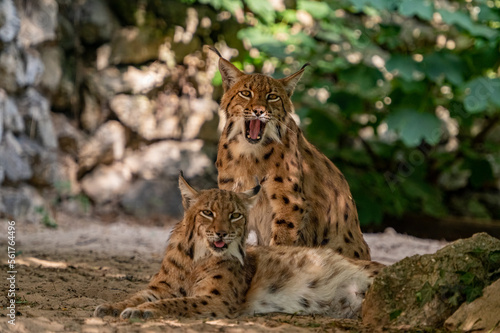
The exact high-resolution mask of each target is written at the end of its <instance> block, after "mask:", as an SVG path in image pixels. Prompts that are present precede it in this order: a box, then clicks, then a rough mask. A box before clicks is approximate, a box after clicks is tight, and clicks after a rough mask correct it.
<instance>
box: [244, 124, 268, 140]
mask: <svg viewBox="0 0 500 333" xmlns="http://www.w3.org/2000/svg"><path fill="white" fill-rule="evenodd" d="M265 127H266V123H265V122H262V121H260V120H259V119H253V120H247V121H245V137H246V139H247V141H248V142H250V143H257V142H259V141H260V140H261V139H262V133H263V132H264V128H265Z"/></svg>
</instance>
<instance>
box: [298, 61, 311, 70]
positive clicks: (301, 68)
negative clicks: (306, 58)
mask: <svg viewBox="0 0 500 333" xmlns="http://www.w3.org/2000/svg"><path fill="white" fill-rule="evenodd" d="M307 66H311V63H310V62H306V63H305V64H304V65H303V66H302V67H300V70H303V69H304V68H306V67H307Z"/></svg>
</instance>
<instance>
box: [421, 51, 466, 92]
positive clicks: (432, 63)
mask: <svg viewBox="0 0 500 333" xmlns="http://www.w3.org/2000/svg"><path fill="white" fill-rule="evenodd" d="M422 68H423V71H424V73H425V74H426V75H427V76H428V77H429V78H430V79H431V80H433V81H435V82H436V81H438V79H439V77H441V76H444V77H446V78H447V79H448V81H450V82H451V83H452V84H454V85H462V84H463V82H464V78H463V72H464V68H463V65H462V62H461V60H460V58H458V57H457V56H456V55H453V54H449V53H431V54H430V55H428V56H425V57H424V60H423V61H422Z"/></svg>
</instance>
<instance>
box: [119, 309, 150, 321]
mask: <svg viewBox="0 0 500 333" xmlns="http://www.w3.org/2000/svg"><path fill="white" fill-rule="evenodd" d="M120 317H121V318H122V319H129V318H140V319H149V318H153V317H157V315H156V311H154V310H149V309H141V308H138V307H136V308H126V309H125V310H123V312H122V313H121V314H120Z"/></svg>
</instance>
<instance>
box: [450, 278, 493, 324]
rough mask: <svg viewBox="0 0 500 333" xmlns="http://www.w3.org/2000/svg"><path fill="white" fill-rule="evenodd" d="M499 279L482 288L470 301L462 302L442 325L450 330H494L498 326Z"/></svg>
mask: <svg viewBox="0 0 500 333" xmlns="http://www.w3.org/2000/svg"><path fill="white" fill-rule="evenodd" d="M499 295H500V280H497V281H495V282H493V283H492V284H491V285H489V286H488V287H486V288H484V290H483V295H482V296H481V297H479V298H478V299H476V300H475V301H473V302H472V303H467V302H465V303H463V304H462V305H461V306H460V308H458V310H457V311H455V313H454V314H453V315H452V316H451V317H449V318H448V319H446V321H445V323H444V327H445V328H446V329H447V330H449V331H452V332H456V331H463V332H495V329H496V330H498V329H499V328H500V316H499V310H500V297H499Z"/></svg>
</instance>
